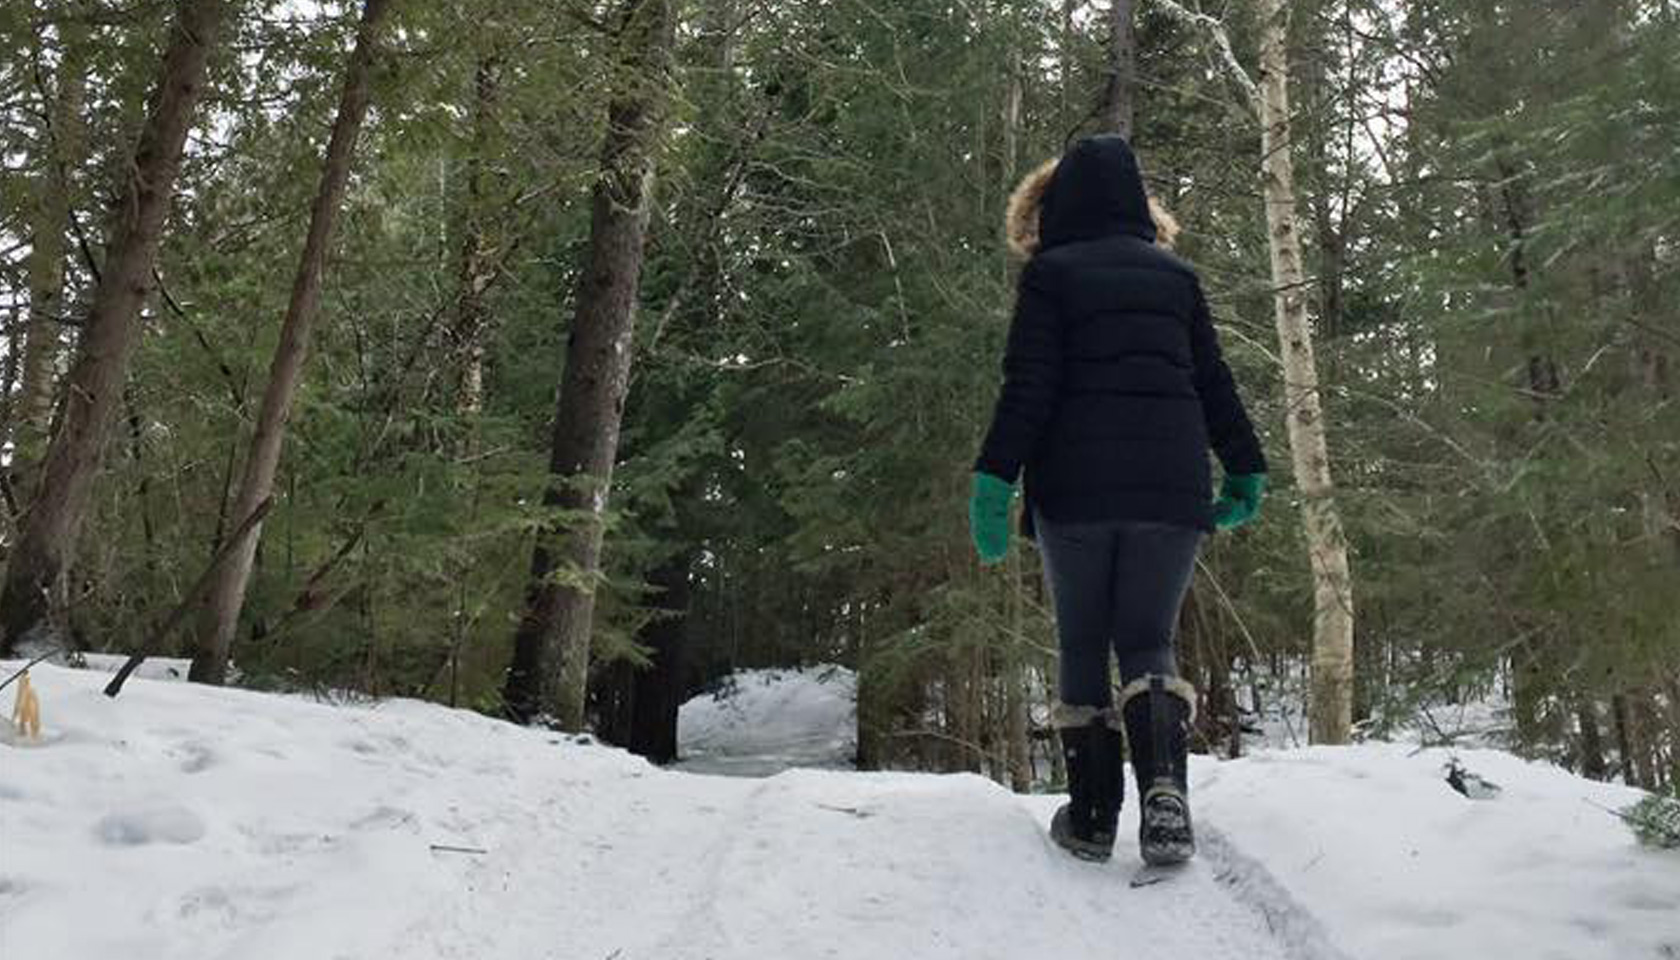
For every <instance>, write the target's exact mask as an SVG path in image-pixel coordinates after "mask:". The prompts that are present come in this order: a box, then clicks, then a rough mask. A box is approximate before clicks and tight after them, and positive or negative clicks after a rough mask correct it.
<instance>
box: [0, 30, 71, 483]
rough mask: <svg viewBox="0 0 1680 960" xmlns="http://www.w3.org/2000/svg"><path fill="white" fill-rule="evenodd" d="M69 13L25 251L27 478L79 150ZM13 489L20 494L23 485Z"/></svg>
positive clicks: (55, 345)
mask: <svg viewBox="0 0 1680 960" xmlns="http://www.w3.org/2000/svg"><path fill="white" fill-rule="evenodd" d="M82 13H83V11H80V10H76V11H72V12H71V15H70V16H68V17H66V18H65V19H64V20H63V22H62V25H61V26H60V30H61V31H62V34H61V46H62V47H63V53H62V54H61V59H60V60H59V66H58V82H57V86H56V90H55V91H54V93H53V99H52V104H51V106H50V108H49V110H48V116H49V117H50V118H51V119H50V123H49V125H48V129H47V148H46V150H45V151H43V153H44V157H45V160H46V163H45V165H44V169H43V170H42V172H41V185H40V192H39V193H38V194H37V195H36V208H35V225H34V231H33V236H32V237H31V241H30V252H29V264H28V269H29V324H28V326H27V327H26V328H25V330H24V337H23V359H22V365H21V368H20V370H19V379H20V388H19V397H18V411H19V422H18V431H17V436H16V439H17V450H16V453H15V455H14V464H15V465H16V466H17V468H19V470H20V473H24V476H25V477H27V471H30V470H31V468H33V467H34V466H35V464H36V461H37V460H38V459H39V457H40V455H41V451H42V450H44V449H45V448H46V446H47V440H48V436H49V432H50V430H51V427H52V408H53V376H54V373H55V372H56V370H57V367H58V351H59V346H60V341H61V339H62V338H61V336H60V333H59V331H60V330H61V328H62V323H63V320H64V317H63V312H64V265H65V256H66V252H67V250H68V247H69V231H70V191H71V172H72V171H74V170H75V169H76V167H77V166H78V165H80V164H81V162H82V154H83V152H84V149H85V147H84V144H83V139H84V138H83V126H84V124H83V119H82V111H83V107H84V105H85V102H86V99H87V77H86V76H85V74H86V71H87V25H86V23H85V22H84V21H83V19H82ZM18 487H19V488H20V489H19V492H20V493H22V494H23V496H24V497H25V498H26V499H27V498H28V497H29V495H30V489H29V487H30V484H29V482H28V480H27V479H24V480H23V481H22V482H21V483H19V484H18Z"/></svg>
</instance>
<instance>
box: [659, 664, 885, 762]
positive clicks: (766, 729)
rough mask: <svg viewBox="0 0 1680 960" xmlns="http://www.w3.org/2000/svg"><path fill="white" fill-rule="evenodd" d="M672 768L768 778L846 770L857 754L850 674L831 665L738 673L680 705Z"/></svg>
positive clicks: (854, 685)
mask: <svg viewBox="0 0 1680 960" xmlns="http://www.w3.org/2000/svg"><path fill="white" fill-rule="evenodd" d="M677 738H678V754H679V756H680V757H681V758H682V763H680V764H679V765H678V766H679V768H680V769H683V770H686V771H688V772H690V773H715V774H730V775H737V776H768V775H770V774H774V773H779V772H781V771H783V770H787V769H791V768H795V767H814V768H819V769H846V768H849V767H851V766H852V763H853V759H854V758H855V757H856V755H857V674H855V673H853V672H852V671H850V670H848V669H846V668H845V667H838V666H816V667H806V668H803V669H797V670H746V671H742V672H740V673H736V674H732V675H731V676H729V677H727V678H725V680H724V681H723V682H722V683H720V684H719V685H718V686H717V688H716V689H715V690H713V691H712V692H710V693H705V694H701V695H700V696H698V697H695V698H693V699H691V700H689V701H688V702H687V703H685V704H683V705H682V708H681V709H680V710H679V712H678V714H677Z"/></svg>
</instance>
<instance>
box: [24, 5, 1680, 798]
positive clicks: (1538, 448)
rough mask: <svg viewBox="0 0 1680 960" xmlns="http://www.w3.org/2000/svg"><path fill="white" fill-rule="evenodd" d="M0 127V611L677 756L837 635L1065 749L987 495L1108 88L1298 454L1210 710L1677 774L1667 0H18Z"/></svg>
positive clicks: (918, 728)
mask: <svg viewBox="0 0 1680 960" xmlns="http://www.w3.org/2000/svg"><path fill="white" fill-rule="evenodd" d="M0 117H3V122H0V162H3V177H4V179H3V181H0V324H3V327H4V329H3V331H0V341H3V344H4V345H3V347H0V349H3V351H4V353H3V357H0V404H3V405H0V443H3V446H0V467H3V469H0V551H3V554H4V564H5V581H4V587H3V590H0V656H7V657H10V656H16V655H24V656H30V655H34V654H36V653H45V652H52V651H61V652H65V653H68V654H69V655H71V656H74V655H75V652H77V651H89V652H95V651H96V652H111V653H120V654H146V655H152V656H164V655H170V656H186V657H191V658H192V660H193V667H192V676H193V679H194V680H197V681H200V682H203V683H209V684H224V683H237V684H239V685H241V686H246V687H252V688H258V689H267V690H292V691H317V692H332V693H333V694H335V695H365V696H370V697H412V698H421V699H428V700H433V701H437V702H440V703H445V704H448V705H451V706H460V707H465V708H470V709H473V710H477V711H481V712H483V713H486V714H490V715H493V716H499V717H509V718H511V719H514V720H518V721H521V722H527V723H548V724H553V725H555V726H557V727H559V728H561V729H565V730H572V731H576V730H584V729H588V730H592V731H594V733H595V734H596V735H597V736H599V737H600V738H602V739H604V740H606V741H607V742H609V743H614V744H620V745H624V746H627V747H629V748H630V749H632V750H634V751H635V752H637V753H640V754H643V755H645V756H648V757H650V758H653V759H655V760H658V761H666V760H670V759H672V758H673V757H674V755H675V753H676V743H677V741H676V722H677V706H678V704H679V703H681V702H682V701H683V700H685V699H687V698H688V697H690V696H692V695H694V694H695V693H697V692H699V691H703V690H706V689H709V688H710V687H711V686H712V685H713V684H715V683H716V682H717V681H719V680H720V679H721V678H724V677H726V676H728V675H729V674H731V673H733V672H735V671H737V670H742V669H747V668H760V667H794V666H808V665H816V664H840V665H843V666H846V667H848V668H851V669H853V670H855V671H857V674H858V758H857V759H858V763H859V765H860V766H863V767H865V768H876V767H891V768H907V769H925V770H949V771H955V770H967V771H975V772H979V773H983V774H985V775H987V776H989V777H991V778H993V779H995V780H997V781H999V782H1002V783H1005V784H1008V785H1011V786H1013V787H1015V788H1017V789H1025V788H1027V787H1029V786H1030V785H1031V784H1033V783H1035V782H1039V781H1042V780H1046V779H1053V778H1054V771H1053V769H1048V768H1045V767H1044V764H1047V763H1049V764H1053V763H1054V762H1055V759H1056V752H1055V751H1054V750H1048V751H1047V750H1045V749H1043V746H1042V743H1043V741H1044V740H1045V738H1046V736H1047V726H1046V719H1045V717H1046V711H1047V710H1048V708H1049V704H1050V700H1051V699H1052V690H1051V687H1052V678H1053V676H1054V662H1055V649H1056V648H1055V640H1054V631H1053V627H1052V624H1051V620H1050V616H1049V612H1048V609H1047V601H1046V598H1045V593H1044V589H1043V586H1042V580H1041V572H1040V569H1039V561H1038V559H1037V556H1036V554H1035V553H1034V552H1033V551H1032V549H1030V547H1029V548H1024V549H1016V550H1014V551H1013V552H1012V553H1011V556H1010V559H1009V560H1008V561H1007V562H1006V563H1005V564H1003V565H1001V566H999V567H987V566H982V565H981V564H980V563H978V562H977V560H976V559H975V556H974V553H973V550H972V548H971V547H970V545H969V542H968V531H967V528H966V526H965V519H964V504H965V501H966V499H967V496H968V485H969V480H970V471H971V470H972V468H973V462H974V454H975V450H976V448H977V445H978V444H979V442H980V438H981V434H982V433H983V431H984V429H985V426H986V420H987V417H988V415H989V413H990V409H991V405H992V402H993V400H994V398H995V397H996V394H997V389H998V383H999V362H1000V358H1001V354H1002V349H1003V342H1004V336H1005V332H1006V329H1007V325H1008V322H1009V318H1010V312H1011V308H1012V304H1013V301H1014V296H1015V278H1016V274H1017V271H1018V269H1019V261H1018V260H1016V259H1014V258H1012V257H1011V255H1010V253H1009V250H1008V248H1007V245H1006V243H1005V237H1004V231H1003V214H1004V205H1005V202H1006V200H1007V198H1008V196H1009V194H1010V191H1011V190H1012V189H1013V188H1014V185H1015V184H1016V183H1017V182H1018V181H1019V180H1020V178H1021V177H1022V176H1024V175H1025V174H1026V173H1027V172H1029V171H1031V170H1032V169H1033V168H1035V167H1036V166H1038V165H1039V164H1040V163H1041V162H1042V161H1044V160H1046V159H1048V158H1051V157H1055V156H1057V155H1059V154H1060V153H1061V152H1062V150H1063V149H1064V148H1065V147H1066V146H1067V145H1068V144H1069V143H1070V142H1072V141H1073V140H1074V139H1076V138H1077V137H1079V136H1081V135H1084V134H1090V133H1096V132H1118V133H1121V134H1124V135H1125V136H1127V137H1128V138H1129V139H1130V141H1131V142H1132V144H1133V145H1134V146H1135V148H1136V150H1137V152H1138V154H1139V156H1140V157H1141V159H1142V163H1143V166H1144V172H1145V176H1146V178H1147V181H1148V184H1149V187H1150V190H1151V191H1152V193H1153V194H1154V195H1155V196H1156V197H1158V198H1159V199H1160V201H1161V202H1162V203H1163V204H1164V205H1165V207H1166V208H1167V209H1169V210H1170V211H1171V213H1172V215H1173V216H1174V217H1175V218H1176V220H1177V221H1178V223H1179V225H1180V226H1181V228H1182V232H1181V234H1180V235H1179V236H1178V238H1177V241H1176V249H1177V252H1178V253H1179V254H1180V255H1181V256H1183V257H1184V258H1185V259H1186V260H1187V261H1189V262H1190V263H1192V264H1194V265H1195V267H1196V269H1197V270H1198V271H1199V272H1200V273H1201V276H1202V279H1203V283H1204V285H1205V287H1206V289H1207V293H1208V299H1209V302H1210V304H1211V307H1212V311H1213V314H1214V316H1215V319H1216V322H1217V324H1218V327H1219V330H1220V335H1221V337H1222V338H1223V340H1224V343H1225V348H1226V355H1227V359H1228V360H1229V362H1230V363H1231V365H1232V367H1233V368H1234V370H1235V374H1236V379H1237V381H1238V383H1239V384H1240V386H1241V388H1242V391H1243V394H1244V396H1245V397H1246V398H1247V400H1248V404H1249V407H1250V410H1251V412H1252V414H1253V417H1254V420H1255V423H1256V424H1257V426H1258V428H1259V430H1260V433H1261V434H1262V437H1263V440H1264V443H1265V446H1266V450H1267V454H1268V457H1269V459H1270V461H1271V463H1272V465H1273V475H1272V490H1273V493H1272V495H1271V497H1270V498H1269V499H1268V500H1267V501H1266V504H1265V508H1264V511H1263V513H1262V515H1261V518H1260V520H1259V521H1258V522H1257V523H1255V524H1253V525H1251V526H1249V527H1247V528H1245V529H1243V530H1242V531H1240V532H1237V533H1233V534H1227V535H1221V536H1218V537H1216V538H1213V539H1211V540H1210V541H1209V542H1208V544H1207V546H1206V547H1205V548H1204V550H1203V554H1202V559H1201V561H1200V564H1199V568H1198V573H1197V577H1196V581H1195V583H1194V585H1193V587H1192V590H1191V594H1190V597H1189V600H1188V602H1187V604H1186V606H1185V609H1184V613H1183V617H1182V621H1181V624H1180V628H1179V655H1180V659H1181V666H1182V669H1183V670H1184V672H1185V674H1186V676H1188V677H1189V678H1190V679H1192V680H1193V681H1194V683H1195V685H1196V686H1197V687H1198V688H1199V689H1200V690H1201V691H1202V694H1201V696H1202V703H1201V705H1200V706H1201V710H1200V711H1199V714H1198V720H1197V731H1196V732H1197V735H1198V744H1199V749H1201V750H1203V751H1206V752H1215V753H1223V754H1227V755H1234V754H1237V753H1240V752H1241V751H1242V749H1243V742H1244V738H1245V737H1246V736H1249V735H1250V734H1252V733H1253V732H1254V731H1255V730H1256V729H1257V727H1258V725H1259V724H1261V723H1262V722H1270V721H1275V720H1277V719H1278V718H1282V719H1283V721H1284V722H1287V723H1289V724H1290V725H1291V728H1292V729H1291V735H1292V736H1295V737H1297V738H1298V740H1299V741H1300V742H1305V741H1307V740H1308V739H1311V740H1313V741H1314V742H1325V743H1337V742H1345V741H1347V740H1349V739H1350V738H1364V737H1381V736H1383V735H1384V733H1385V732H1387V731H1390V730H1393V729H1395V728H1397V727H1400V726H1404V725H1417V724H1424V725H1426V726H1427V729H1428V730H1429V731H1430V736H1431V737H1432V738H1433V739H1435V740H1436V741H1437V742H1445V743H1451V742H1452V741H1453V739H1454V738H1455V737H1456V736H1459V735H1460V734H1461V733H1462V731H1461V730H1460V729H1458V728H1457V727H1456V726H1455V721H1454V718H1455V717H1458V716H1461V715H1463V714H1464V712H1465V711H1466V709H1469V708H1471V707H1476V706H1478V705H1488V704H1493V705H1495V706H1496V710H1495V711H1494V715H1495V716H1496V718H1497V727H1498V733H1499V736H1500V737H1502V738H1504V742H1505V743H1506V744H1507V745H1508V746H1509V747H1510V748H1511V749H1513V750H1515V751H1517V752H1518V753H1520V754H1522V755H1524V756H1529V757H1535V758H1544V759H1547V760H1551V761H1553V762H1556V763H1559V764H1562V765H1564V766H1566V767H1568V768H1570V769H1571V770H1574V771H1576V772H1578V773H1581V774H1583V775H1585V776H1588V777H1592V778H1596V779H1614V780H1619V781H1624V782H1627V783H1630V784H1634V785H1638V786H1641V787H1643V788H1646V789H1649V790H1653V791H1669V792H1672V791H1676V790H1680V589H1677V588H1680V4H1677V3H1675V2H1673V0H1598V2H1594V3H1590V4H1576V3H1560V2H1557V0H1496V2H1493V0H1475V2H1472V0H1412V2H1405V3H1401V2H1395V0H1251V2H1226V3H1222V4H1213V3H1205V2H1198V0H1112V2H1110V0H1101V2H1092V0H896V2H890V3H889V2H881V0H778V2H763V0H690V2H687V3H679V2H677V0H611V2H607V0H600V2H596V0H558V2H537V0H363V2H361V3H349V2H338V0H330V2H328V0H290V2H272V0H176V2H163V0H19V2H8V3H7V4H5V5H4V8H3V9H0ZM1211 495H1212V491H1210V496H1211Z"/></svg>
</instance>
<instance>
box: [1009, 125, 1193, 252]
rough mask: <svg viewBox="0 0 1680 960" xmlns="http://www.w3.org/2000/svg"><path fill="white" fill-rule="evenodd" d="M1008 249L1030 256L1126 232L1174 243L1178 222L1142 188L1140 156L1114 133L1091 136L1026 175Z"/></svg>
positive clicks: (1014, 204)
mask: <svg viewBox="0 0 1680 960" xmlns="http://www.w3.org/2000/svg"><path fill="white" fill-rule="evenodd" d="M1005 233H1006V235H1007V237H1008V240H1009V247H1010V249H1011V250H1013V251H1015V253H1016V254H1017V255H1019V256H1023V257H1030V256H1032V255H1033V254H1034V253H1036V252H1038V251H1039V250H1042V249H1049V248H1051V247H1054V246H1058V245H1060V244H1064V243H1077V242H1079V241H1081V240H1095V239H1098V238H1100V237H1108V236H1115V235H1128V236H1134V237H1140V238H1142V239H1144V240H1151V241H1155V242H1158V243H1160V244H1161V245H1162V246H1166V247H1170V246H1171V245H1172V240H1173V238H1174V237H1175V236H1176V235H1177V234H1178V224H1177V223H1174V222H1173V220H1172V217H1171V215H1170V214H1168V213H1167V212H1166V210H1165V209H1164V208H1162V207H1161V205H1160V204H1159V203H1157V202H1156V201H1155V199H1154V198H1153V197H1150V196H1149V195H1148V194H1147V193H1146V192H1145V190H1144V188H1143V175H1142V174H1141V173H1140V172H1139V171H1138V162H1137V157H1136V156H1135V155H1134V154H1133V153H1132V148H1131V146H1130V145H1128V144H1127V143H1126V141H1125V140H1124V139H1122V138H1120V137H1116V136H1101V137H1087V138H1085V139H1083V140H1080V141H1079V142H1078V143H1076V144H1074V145H1073V146H1072V147H1071V148H1069V149H1068V152H1067V153H1066V154H1065V155H1063V156H1062V157H1061V158H1060V159H1059V160H1050V161H1048V162H1046V163H1044V164H1042V165H1040V166H1039V167H1038V169H1036V170H1034V171H1033V172H1032V173H1030V174H1028V175H1027V176H1026V178H1025V179H1023V180H1022V181H1021V184H1020V185H1019V186H1017V187H1016V188H1015V192H1014V194H1013V195H1012V196H1010V198H1009V211H1008V214H1007V218H1006V225H1005Z"/></svg>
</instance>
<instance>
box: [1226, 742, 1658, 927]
mask: <svg viewBox="0 0 1680 960" xmlns="http://www.w3.org/2000/svg"><path fill="white" fill-rule="evenodd" d="M1453 756H1456V757H1458V758H1459V760H1460V761H1461V762H1462V763H1463V765H1464V766H1465V767H1467V768H1468V769H1469V770H1471V771H1473V772H1475V773H1477V774H1480V775H1481V776H1482V777H1484V778H1486V779H1488V780H1491V781H1493V782H1494V783H1496V784H1498V785H1499V786H1500V787H1501V788H1502V791H1501V792H1500V794H1499V795H1498V797H1497V798H1495V799H1489V800H1480V801H1477V800H1470V799H1467V798H1466V797H1464V796H1462V795H1460V794H1459V793H1457V792H1455V791H1453V790H1452V788H1450V787H1449V786H1448V785H1447V784H1446V782H1445V780H1444V774H1445V768H1446V765H1447V762H1448V759H1449V758H1450V757H1453ZM1197 760H1198V761H1202V760H1203V758H1197ZM1194 770H1195V774H1196V788H1195V806H1196V809H1197V813H1198V815H1199V816H1200V817H1201V818H1202V822H1203V823H1204V824H1206V825H1207V826H1208V827H1210V828H1212V829H1214V830H1217V831H1218V833H1219V834H1220V835H1222V837H1223V838H1224V840H1225V841H1226V842H1227V845H1228V847H1229V848H1230V850H1231V855H1230V856H1229V857H1228V858H1227V859H1230V860H1231V861H1232V862H1231V863H1229V864H1227V865H1225V866H1226V867H1227V873H1228V874H1229V876H1230V878H1231V879H1232V881H1233V882H1235V881H1240V880H1244V879H1246V878H1247V877H1250V876H1253V875H1255V874H1257V873H1258V874H1263V875H1269V876H1261V877H1260V880H1261V881H1262V882H1263V881H1267V880H1270V881H1275V884H1276V886H1277V887H1279V888H1281V890H1282V891H1284V892H1286V893H1287V895H1288V900H1289V901H1291V902H1290V903H1288V904H1283V905H1282V909H1284V910H1285V911H1286V912H1287V911H1288V910H1289V909H1293V908H1294V907H1298V906H1300V905H1303V904H1304V905H1306V907H1307V909H1309V910H1310V911H1311V912H1312V913H1313V914H1314V915H1315V916H1316V917H1317V918H1318V920H1319V921H1320V922H1321V923H1322V924H1323V926H1324V929H1325V930H1326V931H1327V932H1328V934H1329V936H1330V938H1331V939H1332V940H1333V941H1334V942H1335V943H1337V944H1338V945H1339V946H1340V947H1341V949H1342V950H1344V951H1345V952H1346V953H1347V954H1348V955H1349V956H1351V957H1357V958H1361V960H1441V958H1443V957H1477V958H1482V957H1493V958H1504V957H1509V958H1513V960H1514V958H1522V960H1545V958H1558V960H1564V958H1567V960H1640V958H1649V960H1656V958H1667V957H1680V855H1677V854H1673V853H1666V854H1665V853H1658V852H1655V851H1651V850H1646V849H1643V848H1641V847H1639V846H1638V845H1637V844H1636V843H1635V842H1634V840H1633V837H1632V835H1631V834H1630V833H1629V832H1628V830H1627V828H1626V827H1625V826H1624V825H1622V824H1621V823H1620V822H1619V821H1618V820H1617V819H1616V818H1615V817H1613V816H1611V815H1610V813H1608V812H1607V810H1609V809H1619V808H1620V807H1622V806H1625V805H1627V804H1628V803H1631V802H1632V801H1634V800H1635V799H1637V798H1638V796H1639V794H1638V792H1637V791H1634V790H1630V789H1627V788H1624V787H1619V786H1615V785H1612V784H1602V783H1596V782H1593V781H1590V780H1583V779H1581V778H1579V777H1575V776H1573V775H1571V774H1569V773H1567V772H1566V771H1563V770H1561V769H1558V768H1556V767H1552V766H1548V765H1544V764H1536V763H1527V762H1524V761H1522V760H1520V759H1518V758H1516V757H1513V756H1511V755H1509V754H1505V753H1499V752H1494V751H1485V750H1459V751H1445V750H1424V751H1418V750H1417V749H1416V748H1412V747H1406V746H1400V745H1390V744H1366V745H1362V746H1359V747H1353V748H1346V749H1336V748H1322V747H1321V748H1311V749H1305V750H1298V751H1276V752H1262V753H1258V754H1255V755H1254V756H1252V757H1249V758H1247V759H1244V760H1238V761H1234V762H1228V763H1217V762H1214V761H1211V760H1208V761H1205V762H1198V764H1197V765H1196V766H1195V768H1194ZM1217 845H1218V838H1214V848H1210V851H1209V852H1210V853H1213V854H1214V855H1215V857H1217V856H1218V855H1219V853H1220V851H1219V849H1217ZM1259 865H1264V866H1263V867H1260V866H1259ZM1262 885H1264V883H1262ZM1266 898H1267V895H1266V894H1264V893H1262V894H1261V895H1260V899H1262V900H1265V899H1266Z"/></svg>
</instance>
